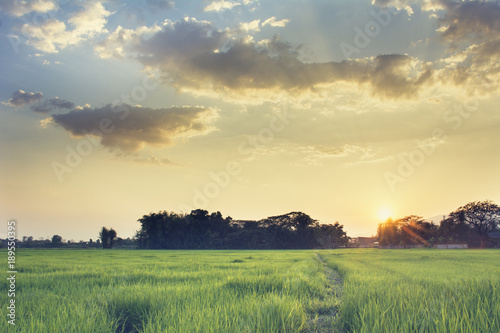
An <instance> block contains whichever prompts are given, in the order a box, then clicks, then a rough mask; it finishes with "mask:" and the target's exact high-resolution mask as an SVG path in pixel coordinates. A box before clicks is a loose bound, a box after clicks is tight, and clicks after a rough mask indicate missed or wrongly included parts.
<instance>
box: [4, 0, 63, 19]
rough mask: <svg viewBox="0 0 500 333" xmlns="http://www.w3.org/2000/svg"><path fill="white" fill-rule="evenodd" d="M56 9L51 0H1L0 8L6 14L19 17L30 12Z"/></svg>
mask: <svg viewBox="0 0 500 333" xmlns="http://www.w3.org/2000/svg"><path fill="white" fill-rule="evenodd" d="M55 9H57V6H56V4H55V1H52V0H1V1H0V10H4V11H5V12H6V13H7V14H9V15H12V16H16V17H20V16H23V15H26V14H29V13H32V12H38V13H46V12H48V11H51V10H55Z"/></svg>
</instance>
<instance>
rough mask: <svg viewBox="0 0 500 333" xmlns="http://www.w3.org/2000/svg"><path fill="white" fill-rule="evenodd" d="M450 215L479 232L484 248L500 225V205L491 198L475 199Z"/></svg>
mask: <svg viewBox="0 0 500 333" xmlns="http://www.w3.org/2000/svg"><path fill="white" fill-rule="evenodd" d="M450 217H451V218H453V219H454V220H456V221H463V222H465V223H466V224H467V225H469V226H470V227H471V228H472V230H473V231H475V232H476V233H477V234H478V236H479V239H480V242H481V248H483V247H484V246H485V245H486V242H487V240H488V236H489V234H490V233H491V232H492V231H493V230H495V229H496V228H497V227H498V226H499V225H500V206H498V205H497V204H495V203H493V201H490V200H486V201H473V202H469V203H468V204H466V205H465V206H462V207H460V208H458V209H457V210H455V211H454V212H452V213H451V214H450Z"/></svg>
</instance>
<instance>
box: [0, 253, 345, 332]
mask: <svg viewBox="0 0 500 333" xmlns="http://www.w3.org/2000/svg"><path fill="white" fill-rule="evenodd" d="M16 260H17V270H18V275H17V286H16V289H17V293H16V317H17V318H16V326H15V328H14V329H13V327H7V326H9V325H8V324H7V320H6V319H5V317H6V316H5V314H6V310H4V311H3V313H4V314H3V315H2V317H4V319H3V320H1V321H0V331H1V332H7V331H11V332H13V331H15V332H151V333H152V332H266V333H273V332H300V331H313V330H314V328H313V327H311V324H310V323H311V322H312V321H311V320H310V317H311V315H312V314H319V315H321V314H328V313H331V312H332V311H333V309H334V308H335V306H336V305H337V303H338V300H337V299H336V298H335V295H333V294H332V293H329V292H328V290H329V282H328V280H327V278H326V276H325V274H324V268H323V267H322V264H321V262H320V261H319V260H318V259H317V257H316V255H315V254H314V252H312V251H127V250H104V251H102V250H100V251H99V250H19V251H18V252H17V258H16ZM0 285H1V288H2V290H7V282H6V279H2V281H1V283H0ZM7 301H8V298H7V295H6V292H3V293H2V294H1V295H0V303H1V304H4V305H5V304H7ZM2 308H3V309H5V307H4V306H2ZM330 324H331V323H330ZM330 324H328V325H330ZM323 326H324V325H323Z"/></svg>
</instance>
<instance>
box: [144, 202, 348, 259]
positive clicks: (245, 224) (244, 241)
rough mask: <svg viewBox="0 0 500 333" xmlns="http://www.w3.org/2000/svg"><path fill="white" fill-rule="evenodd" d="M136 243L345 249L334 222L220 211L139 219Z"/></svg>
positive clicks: (184, 246)
mask: <svg viewBox="0 0 500 333" xmlns="http://www.w3.org/2000/svg"><path fill="white" fill-rule="evenodd" d="M139 222H140V224H141V228H140V230H139V231H138V232H137V234H136V239H137V244H138V246H139V247H140V248H145V249H311V248H337V247H340V246H347V244H348V242H349V237H347V234H346V232H345V231H344V230H343V228H344V226H343V225H341V224H339V223H338V222H336V223H334V224H320V223H319V222H318V221H317V220H314V219H312V218H311V217H310V216H309V215H307V214H305V213H302V212H291V213H288V214H284V215H279V216H272V217H268V218H265V219H262V220H259V221H241V220H233V219H232V218H231V217H225V218H224V217H223V216H222V214H221V213H220V212H216V213H209V212H208V211H206V210H202V209H196V210H193V211H191V213H189V214H177V213H173V212H167V211H163V212H158V213H151V214H149V215H144V216H143V217H142V218H141V219H139Z"/></svg>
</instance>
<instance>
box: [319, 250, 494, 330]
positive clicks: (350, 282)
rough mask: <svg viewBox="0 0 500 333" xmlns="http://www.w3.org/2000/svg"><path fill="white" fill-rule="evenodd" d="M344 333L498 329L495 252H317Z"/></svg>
mask: <svg viewBox="0 0 500 333" xmlns="http://www.w3.org/2000/svg"><path fill="white" fill-rule="evenodd" d="M320 254H321V257H322V258H323V260H324V261H325V262H326V263H327V264H328V265H329V266H330V267H332V268H333V269H335V270H337V271H338V272H339V273H340V274H341V275H342V276H343V278H344V281H345V282H344V290H343V295H342V305H341V309H340V322H339V324H340V326H341V329H342V330H343V331H345V332H374V333H375V332H384V333H385V332H391V333H393V332H405V333H406V332H440V333H441V332H443V333H444V332H450V333H451V332H478V333H479V332H481V333H484V332H500V251H498V250H429V249H413V250H375V249H374V250H368V249H367V250H363V249H360V250H354V249H353V250H342V251H322V252H320Z"/></svg>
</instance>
